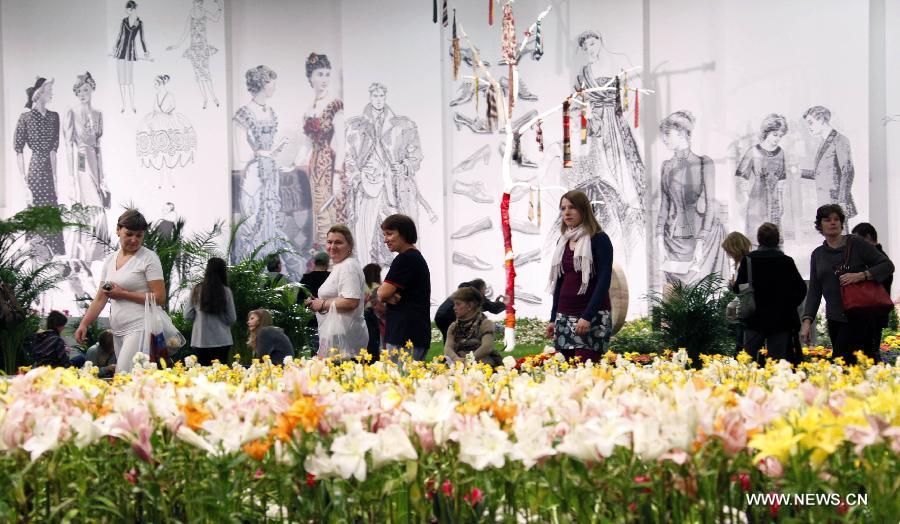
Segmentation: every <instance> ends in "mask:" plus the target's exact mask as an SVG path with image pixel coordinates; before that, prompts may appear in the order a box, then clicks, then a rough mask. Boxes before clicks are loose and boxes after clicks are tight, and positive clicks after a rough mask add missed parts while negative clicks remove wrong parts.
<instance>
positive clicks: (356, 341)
mask: <svg viewBox="0 0 900 524" xmlns="http://www.w3.org/2000/svg"><path fill="white" fill-rule="evenodd" d="M365 293H366V277H365V275H363V272H362V267H361V266H360V265H359V260H357V259H355V258H350V257H348V258H346V259H344V260H343V261H341V262H339V263H337V264H335V265H334V266H333V267H332V268H331V274H330V275H328V278H327V279H325V282H323V283H322V286H321V287H320V288H319V298H322V299H331V298H338V297H340V298H356V299H359V305H357V306H356V309H354V310H353V311H341V312H338V313H337V314H338V315H339V316H340V318H341V320H342V321H343V323H344V324H343V325H344V329H345V330H346V337H347V339H346V340H347V342H346V344H347V347H342V348H338V349H340V350H341V352H342V353H344V354H345V355H350V356H355V355H358V354H359V350H360V349H365V348H366V347H367V346H368V344H369V331H368V330H367V329H366V321H365V320H364V319H363V310H364V309H365V300H364V299H365ZM326 316H327V315H323V314H322V313H316V318H317V319H318V321H319V326H322V324H323V323H324V322H325V317H326ZM320 336H322V334H321V333H320Z"/></svg>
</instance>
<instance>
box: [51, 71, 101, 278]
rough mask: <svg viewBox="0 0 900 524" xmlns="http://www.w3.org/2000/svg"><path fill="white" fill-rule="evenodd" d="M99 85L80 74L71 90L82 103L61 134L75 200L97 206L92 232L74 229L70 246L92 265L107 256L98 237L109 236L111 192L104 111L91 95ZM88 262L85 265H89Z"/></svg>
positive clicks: (71, 111)
mask: <svg viewBox="0 0 900 524" xmlns="http://www.w3.org/2000/svg"><path fill="white" fill-rule="evenodd" d="M96 88H97V84H96V82H95V81H94V78H93V77H92V76H91V74H90V73H89V72H85V73H84V74H83V75H78V77H77V78H76V80H75V85H74V86H72V91H73V92H74V93H75V97H76V98H78V101H79V102H80V104H79V106H78V107H76V108H72V109H69V110H68V111H67V112H66V115H65V117H64V118H63V127H62V135H63V139H64V142H65V145H66V167H67V168H68V171H69V176H70V177H71V181H72V187H73V188H74V192H73V193H74V200H75V201H76V202H79V203H81V204H83V205H86V206H91V207H93V208H94V210H93V215H92V217H91V223H90V224H89V225H90V227H91V230H92V232H91V233H86V232H80V231H74V232H72V233H71V236H70V238H69V242H68V245H67V251H68V253H69V256H70V257H71V258H72V259H73V260H79V261H82V264H84V262H86V263H87V264H90V262H91V261H94V260H102V259H103V257H104V256H105V255H106V251H105V249H104V247H103V244H102V243H100V242H98V239H108V236H109V232H108V230H107V228H108V226H107V223H106V210H107V209H109V208H110V193H109V189H107V187H106V179H105V177H104V173H103V159H102V157H101V155H100V137H102V136H103V113H101V112H100V111H98V110H96V109H94V108H93V106H92V105H91V98H92V97H93V94H94V90H95V89H96ZM87 264H84V266H85V268H87Z"/></svg>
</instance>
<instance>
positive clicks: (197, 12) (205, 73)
mask: <svg viewBox="0 0 900 524" xmlns="http://www.w3.org/2000/svg"><path fill="white" fill-rule="evenodd" d="M209 17H210V15H209V14H208V13H207V12H206V10H204V9H191V45H190V47H188V48H187V49H186V50H185V51H184V53H183V54H182V55H181V56H183V57H185V58H187V59H188V60H190V61H191V65H192V66H193V67H194V78H196V79H197V81H198V82H199V81H204V80H205V81H211V80H212V76H211V75H210V72H209V57H211V56H212V55H214V54H216V53H217V52H218V51H219V50H218V49H216V48H215V47H213V46H211V45H210V44H209V42H208V41H207V39H206V22H207V19H208V18H209ZM216 20H218V18H216ZM214 21H215V20H214Z"/></svg>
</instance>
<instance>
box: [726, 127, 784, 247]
mask: <svg viewBox="0 0 900 524" xmlns="http://www.w3.org/2000/svg"><path fill="white" fill-rule="evenodd" d="M735 176H738V177H741V178H743V179H744V180H750V181H751V184H752V185H751V186H750V194H749V195H748V197H747V234H748V236H750V238H753V237H754V236H755V233H756V229H757V228H758V227H759V225H760V224H762V223H763V222H771V223H773V224H775V225H776V226H778V229H779V230H780V229H781V215H782V213H783V207H782V191H783V187H782V184H781V183H780V182H783V181H784V180H785V178H786V177H787V174H786V171H785V166H784V150H783V149H781V148H780V147H776V148H775V150H774V151H766V150H765V149H763V148H762V147H760V146H759V144H757V145H756V146H754V147H752V148H750V149H748V150H747V152H746V153H744V157H743V158H742V159H741V163H740V164H738V168H737V171H736V172H735ZM751 233H752V234H751Z"/></svg>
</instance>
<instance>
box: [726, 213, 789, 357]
mask: <svg viewBox="0 0 900 524" xmlns="http://www.w3.org/2000/svg"><path fill="white" fill-rule="evenodd" d="M756 240H757V242H758V243H759V249H757V250H756V251H752V252H750V253H747V255H746V256H745V257H744V259H743V260H742V261H741V265H740V267H739V268H738V274H737V278H736V279H735V283H734V288H733V290H734V291H735V292H737V291H738V289H739V287H740V285H741V284H746V283H748V282H749V283H750V284H751V285H752V287H753V290H754V293H753V295H754V299H755V301H756V311H755V313H754V314H753V316H751V317H750V318H749V319H747V320H745V321H744V350H745V351H747V353H749V354H750V355H751V356H752V357H753V358H754V359H756V358H757V355H758V354H759V350H760V349H762V348H764V347H765V348H766V350H767V351H768V357H769V358H773V359H788V360H791V359H789V358H788V356H789V355H790V352H791V351H792V349H793V343H792V342H793V340H794V337H795V335H796V333H797V332H798V331H799V330H800V315H799V314H798V313H797V308H799V307H800V304H802V303H803V299H804V297H805V296H806V283H805V282H804V281H803V277H801V276H800V272H799V271H797V265H796V264H794V259H793V258H791V257H789V256H787V255H785V254H784V253H783V252H782V251H781V250H780V249H778V245H779V243H780V240H781V235H780V234H779V232H778V226H776V225H775V224H772V223H771V222H766V223H764V224H763V225H761V226H759V229H758V230H757V232H756ZM748 275H752V279H751V278H749V277H748Z"/></svg>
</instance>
